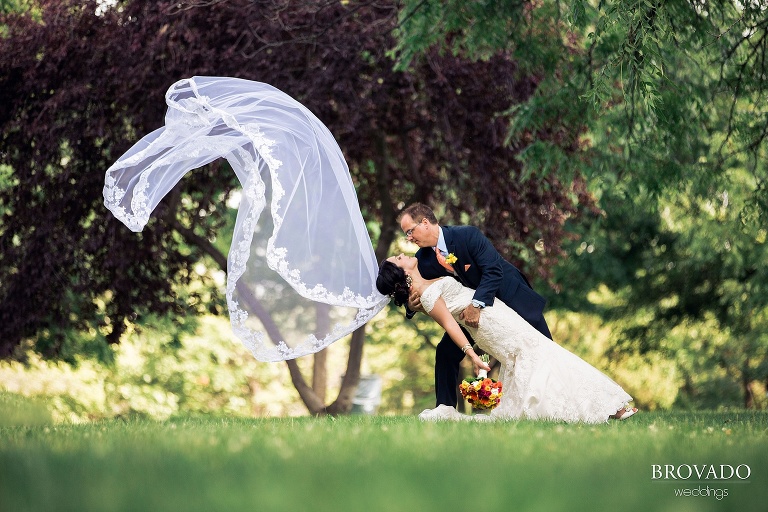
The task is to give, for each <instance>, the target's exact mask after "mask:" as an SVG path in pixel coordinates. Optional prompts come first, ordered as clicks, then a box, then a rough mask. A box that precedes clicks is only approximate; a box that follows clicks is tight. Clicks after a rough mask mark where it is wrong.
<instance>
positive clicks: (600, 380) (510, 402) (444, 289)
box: [419, 277, 632, 423]
mask: <svg viewBox="0 0 768 512" xmlns="http://www.w3.org/2000/svg"><path fill="white" fill-rule="evenodd" d="M473 293H474V290H472V289H470V288H467V287H465V286H463V285H462V284H461V283H459V282H458V281H456V280H455V279H453V278H450V277H444V278H441V279H439V280H437V281H435V282H434V283H432V284H431V285H430V286H429V287H428V288H427V289H426V290H425V291H424V293H423V294H422V296H421V303H422V305H423V306H424V309H425V310H426V311H427V312H430V311H432V308H433V307H434V305H435V302H436V301H437V300H438V299H439V298H440V297H442V298H443V300H444V301H445V303H446V305H447V306H448V309H449V310H450V312H451V314H452V315H453V317H454V318H455V319H456V321H457V322H459V323H460V324H461V321H460V320H459V314H460V313H461V311H462V310H463V309H464V308H465V307H466V306H467V304H469V303H470V302H471V300H472V295H473ZM462 325H463V324H462ZM464 327H465V328H466V329H467V331H469V333H470V334H471V335H472V338H473V339H474V341H475V342H476V343H477V345H478V346H479V347H480V348H481V349H483V350H484V351H485V352H487V353H488V354H490V355H492V356H493V357H494V358H496V359H497V360H498V361H499V362H500V363H501V370H500V372H499V380H500V381H501V382H502V384H503V396H502V399H501V402H500V403H499V405H498V406H497V407H496V408H495V409H493V410H492V411H491V413H490V414H488V415H485V414H481V415H474V416H467V415H464V414H461V413H459V412H458V411H457V410H456V409H454V408H453V407H449V406H446V405H441V406H439V407H437V408H436V409H427V410H425V411H424V412H422V413H421V414H420V415H419V417H420V418H422V419H424V420H441V419H445V420H480V421H489V420H493V419H522V418H527V419H547V420H560V421H569V422H576V421H582V422H585V423H602V422H605V421H607V420H608V417H609V416H610V415H612V414H615V413H616V411H617V410H618V409H620V408H621V407H623V406H625V405H626V404H627V403H628V402H630V401H631V400H632V397H631V396H629V395H628V394H627V393H626V392H625V391H624V390H623V389H622V388H621V387H620V386H619V385H618V384H616V383H615V382H614V381H613V380H611V379H610V378H608V377H607V376H605V375H604V374H602V373H601V372H600V371H599V370H597V369H596V368H594V367H593V366H591V365H590V364H588V363H587V362H586V361H584V360H583V359H581V358H579V357H578V356H576V355H575V354H572V353H571V352H569V351H567V350H566V349H564V348H563V347H561V346H560V345H558V344H557V343H555V342H554V341H552V340H550V339H549V338H547V337H545V336H544V335H542V334H541V333H540V332H538V331H537V330H536V329H534V328H533V327H531V325H530V324H528V322H526V321H525V320H523V319H522V318H521V317H520V315H518V314H517V313H516V312H515V311H514V310H512V309H511V308H509V307H508V306H507V305H506V304H504V303H503V302H502V301H500V300H496V301H495V302H494V305H493V306H491V307H486V308H485V309H483V311H482V313H481V316H480V326H479V327H478V328H476V329H475V328H472V327H467V326H466V325H464Z"/></svg>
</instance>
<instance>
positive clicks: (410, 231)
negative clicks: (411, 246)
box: [405, 219, 424, 238]
mask: <svg viewBox="0 0 768 512" xmlns="http://www.w3.org/2000/svg"><path fill="white" fill-rule="evenodd" d="M422 220H424V219H421V220H420V221H419V222H417V223H416V225H415V226H413V227H412V228H411V229H409V230H408V231H406V232H405V238H411V235H412V234H413V230H414V229H416V228H417V227H419V224H421V221H422Z"/></svg>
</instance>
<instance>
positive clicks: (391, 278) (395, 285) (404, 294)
mask: <svg viewBox="0 0 768 512" xmlns="http://www.w3.org/2000/svg"><path fill="white" fill-rule="evenodd" d="M376 289H377V290H379V293H381V294H382V295H389V296H390V297H392V299H393V300H394V302H395V306H402V305H403V304H405V303H406V302H408V284H407V283H406V282H405V270H403V269H401V268H400V267H398V266H397V265H395V264H394V263H392V262H391V261H387V260H384V261H382V262H381V265H379V275H378V277H377V278H376Z"/></svg>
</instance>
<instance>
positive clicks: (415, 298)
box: [408, 290, 424, 313]
mask: <svg viewBox="0 0 768 512" xmlns="http://www.w3.org/2000/svg"><path fill="white" fill-rule="evenodd" d="M408 309H410V310H411V311H414V312H417V311H420V312H422V313H423V312H424V306H422V305H421V295H419V293H418V292H416V291H414V290H411V293H410V294H409V295H408Z"/></svg>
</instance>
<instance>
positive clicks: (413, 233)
mask: <svg viewBox="0 0 768 512" xmlns="http://www.w3.org/2000/svg"><path fill="white" fill-rule="evenodd" d="M436 227H437V226H433V225H432V224H430V223H429V221H428V220H427V219H424V218H422V219H419V220H418V221H415V220H413V218H412V217H411V216H410V215H403V218H402V219H400V229H402V230H403V234H404V235H405V238H406V239H407V240H408V241H410V242H413V243H415V244H416V245H418V246H419V247H434V246H435V245H437V235H435V234H434V233H433V231H434V232H437V229H434V228H436Z"/></svg>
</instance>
